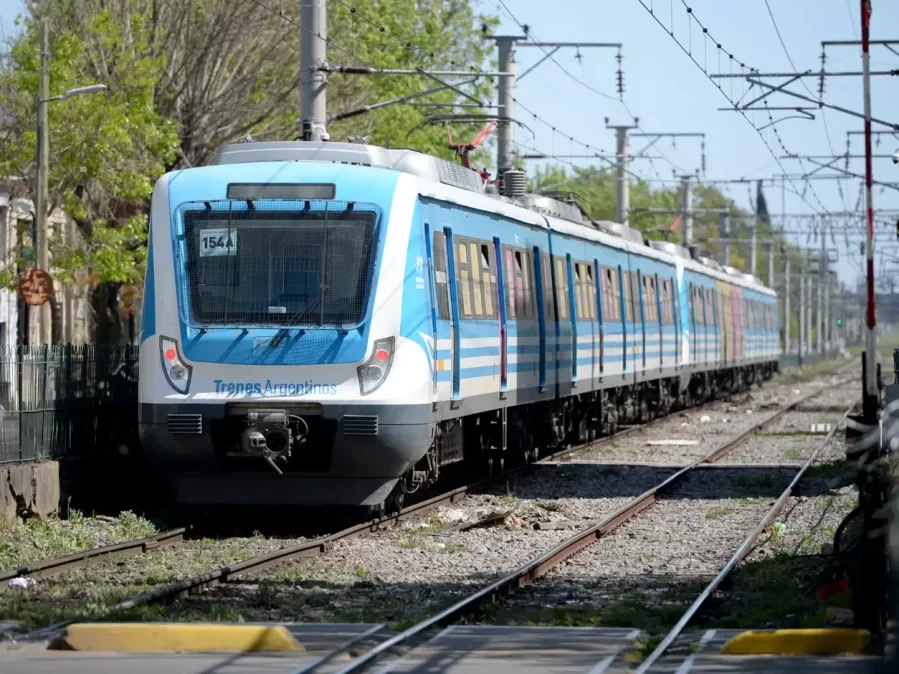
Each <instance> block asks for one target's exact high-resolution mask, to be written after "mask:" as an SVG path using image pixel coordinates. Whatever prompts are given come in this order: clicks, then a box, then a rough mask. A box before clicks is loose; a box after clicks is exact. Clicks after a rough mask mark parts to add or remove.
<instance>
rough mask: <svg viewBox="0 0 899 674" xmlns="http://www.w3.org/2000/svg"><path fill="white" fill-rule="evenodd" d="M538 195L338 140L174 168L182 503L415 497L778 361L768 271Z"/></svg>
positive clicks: (229, 152) (251, 147) (729, 386)
mask: <svg viewBox="0 0 899 674" xmlns="http://www.w3.org/2000/svg"><path fill="white" fill-rule="evenodd" d="M523 188H524V176H523V174H521V173H520V172H515V171H510V172H509V173H507V174H505V175H504V176H503V180H502V188H501V189H500V190H498V191H496V190H495V191H494V192H495V193H493V192H491V190H492V186H490V185H485V181H484V180H483V178H482V177H481V175H480V174H478V173H477V172H475V171H473V170H470V169H467V168H464V167H462V166H459V165H457V164H455V163H452V162H448V161H444V160H442V159H438V158H435V157H432V156H429V155H425V154H422V153H419V152H415V151H413V150H406V149H384V148H380V147H375V146H370V145H364V144H357V143H334V142H321V143H318V142H284V143H253V142H248V143H242V144H237V145H229V146H224V147H222V148H219V150H218V151H217V154H216V162H215V164H214V165H211V166H206V167H199V168H189V169H184V170H180V171H175V172H172V173H168V174H166V175H164V176H163V177H162V178H161V179H160V180H159V181H158V182H157V184H156V187H155V190H154V192H153V197H152V201H151V214H150V241H149V254H148V261H147V276H146V282H145V292H144V296H143V304H144V306H143V324H142V334H141V349H140V381H139V390H140V394H139V396H140V411H139V414H140V417H139V422H140V433H141V440H142V445H143V449H144V453H145V456H147V457H148V458H149V459H150V460H152V461H153V463H154V464H155V465H157V466H158V467H160V468H161V469H162V470H163V471H164V473H165V475H166V476H167V477H168V478H170V483H171V487H172V492H171V495H172V496H173V497H174V499H175V500H176V501H177V502H179V503H195V504H309V505H313V504H317V505H352V506H358V505H362V506H369V507H371V508H373V509H375V510H382V509H383V508H385V507H388V508H396V507H399V505H400V504H401V503H402V499H403V495H404V494H408V493H411V492H414V491H416V490H418V489H420V488H422V487H424V486H427V485H429V484H431V483H433V482H434V481H436V479H437V477H438V475H439V473H440V470H441V468H443V467H444V466H447V465H448V464H453V463H457V462H463V461H465V462H468V463H470V464H472V465H480V466H484V467H492V468H493V469H494V470H498V469H499V467H501V466H502V465H503V462H504V461H505V459H507V458H510V459H511V458H514V459H515V460H533V459H534V458H535V457H537V456H538V455H539V453H540V452H545V451H547V450H549V449H551V448H555V447H559V446H560V445H564V444H566V443H575V442H579V441H587V440H590V439H592V438H594V437H596V436H597V435H598V434H600V433H606V432H610V431H613V430H614V429H615V428H616V426H617V425H619V424H622V423H635V422H640V421H646V420H649V419H651V418H653V417H655V416H659V415H664V414H667V413H668V412H669V411H670V410H671V409H672V406H685V405H690V404H693V403H695V402H697V401H701V400H704V399H707V398H709V397H710V396H712V395H715V394H716V393H718V392H722V391H724V392H727V391H736V390H741V389H744V388H746V387H747V386H749V385H751V384H753V383H756V382H759V381H761V380H762V379H766V378H770V377H771V375H772V374H773V372H774V371H775V370H776V369H777V363H778V357H779V341H778V314H777V296H776V294H775V293H774V292H773V291H772V290H771V289H769V288H766V287H765V286H763V285H762V284H761V283H760V282H759V281H758V280H757V279H755V278H754V277H752V276H750V275H746V274H742V273H740V272H738V271H737V270H735V269H731V268H725V267H722V266H720V265H718V264H717V263H716V262H715V261H714V260H711V259H708V258H705V257H702V256H700V255H699V254H698V253H697V252H696V250H692V251H687V250H685V249H683V248H681V247H679V246H675V245H673V244H669V243H665V242H647V241H644V240H643V238H642V235H641V234H640V233H639V232H636V231H635V230H632V229H630V228H628V227H626V226H623V225H620V224H615V223H608V222H596V221H589V220H586V219H585V218H584V217H583V216H582V215H581V212H580V210H578V208H577V207H576V206H575V205H573V204H572V203H570V202H567V201H565V200H562V199H555V198H550V197H547V196H539V195H533V194H526V193H525V191H524V189H523ZM500 192H501V193H500Z"/></svg>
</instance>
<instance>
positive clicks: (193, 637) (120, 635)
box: [50, 623, 305, 653]
mask: <svg viewBox="0 0 899 674" xmlns="http://www.w3.org/2000/svg"><path fill="white" fill-rule="evenodd" d="M50 648H51V649H54V650H72V651H118V652H124V653H141V652H148V651H167V652H200V653H246V652H251V651H303V650H305V649H304V648H303V646H302V644H300V643H299V642H298V641H297V640H296V639H294V638H293V635H292V634H291V633H290V632H288V631H287V629H286V628H285V627H283V626H281V625H274V626H268V625H210V624H205V625H204V624H188V623H183V624H179V623H78V624H75V625H69V626H68V627H67V628H66V631H65V633H64V634H63V635H62V636H61V637H60V638H59V639H58V640H57V641H55V642H54V643H53V644H51V645H50Z"/></svg>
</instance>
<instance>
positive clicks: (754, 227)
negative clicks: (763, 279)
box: [749, 213, 759, 276]
mask: <svg viewBox="0 0 899 674" xmlns="http://www.w3.org/2000/svg"><path fill="white" fill-rule="evenodd" d="M758 220H759V216H758V215H757V214H756V213H753V214H752V220H751V223H752V224H751V225H749V273H750V274H752V275H753V276H755V274H756V271H755V270H756V262H757V260H756V257H757V252H756V249H757V247H758V246H757V243H756V241H757V237H758Z"/></svg>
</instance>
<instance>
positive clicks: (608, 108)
mask: <svg viewBox="0 0 899 674" xmlns="http://www.w3.org/2000/svg"><path fill="white" fill-rule="evenodd" d="M472 3H473V4H474V5H475V6H476V7H477V8H479V9H480V10H481V11H484V12H486V13H489V14H493V15H498V16H499V17H500V18H501V20H502V25H501V27H500V28H499V29H498V30H497V31H496V33H497V34H518V35H520V34H521V33H522V30H521V28H520V27H519V25H518V24H517V23H516V21H514V20H513V18H512V16H511V15H514V17H515V19H516V20H517V21H518V22H520V23H522V24H527V25H528V26H529V27H530V35H531V37H532V38H535V39H537V40H540V41H543V42H563V41H564V42H620V43H622V55H623V57H624V58H623V70H624V82H625V94H624V102H625V104H626V107H625V105H622V104H621V103H620V102H619V101H618V96H617V93H616V91H615V71H616V69H617V63H616V60H615V54H616V52H615V50H610V49H591V48H584V49H581V50H580V52H581V56H582V59H581V61H580V62H579V61H578V60H577V58H576V51H575V50H574V49H571V48H564V49H562V50H560V51H559V52H557V53H556V54H555V56H554V59H555V60H556V61H557V62H558V64H559V65H557V64H556V63H553V62H552V61H550V60H547V61H545V62H544V63H543V64H542V65H540V66H539V67H538V68H537V69H535V70H534V71H533V72H532V73H529V74H528V75H527V77H526V78H523V79H522V80H521V81H520V82H518V84H517V92H516V97H517V99H518V100H519V101H520V103H521V106H522V107H520V108H519V109H518V110H517V114H516V117H517V119H519V120H520V121H521V122H522V123H524V124H526V125H527V126H528V127H530V129H531V131H533V135H532V134H531V132H530V131H527V130H524V129H521V128H519V129H517V130H516V140H517V141H519V142H521V143H522V144H526V145H528V146H531V147H536V148H537V149H538V150H540V151H541V152H544V153H548V154H580V153H583V152H584V146H583V145H582V143H585V144H588V145H590V146H591V147H592V148H595V149H601V150H603V151H605V152H610V153H612V152H614V150H615V137H614V132H613V131H611V130H609V129H606V123H605V121H604V119H605V118H606V117H608V118H609V123H610V124H627V123H631V122H632V118H631V116H630V114H629V113H628V110H630V111H631V112H632V113H633V114H634V115H635V116H636V117H638V118H639V125H640V130H641V131H643V132H647V133H655V132H704V133H705V134H706V136H705V153H706V171H705V175H704V179H705V180H708V181H710V180H730V179H740V178H751V179H759V178H770V177H772V176H774V175H777V174H780V173H782V172H783V171H784V170H785V171H787V172H788V173H790V174H793V175H796V174H800V175H801V174H806V173H808V172H810V171H812V170H813V169H814V168H816V166H815V165H814V164H812V163H810V162H804V166H802V167H801V166H800V164H799V162H797V161H795V160H790V159H780V158H781V157H782V156H783V155H784V154H787V153H795V154H809V155H816V156H820V155H831V154H833V153H837V154H839V153H844V152H845V151H846V140H847V135H846V132H847V131H849V130H853V131H856V130H858V131H860V130H862V129H863V120H862V119H861V118H857V117H851V116H849V115H846V114H844V113H842V112H838V111H836V110H829V111H825V113H824V115H822V114H821V110H814V111H813V112H812V114H814V115H815V119H814V120H807V119H796V118H793V119H786V120H784V121H781V122H778V123H777V124H776V125H775V126H774V127H769V128H767V129H765V130H763V131H762V132H761V135H760V134H759V132H757V131H756V130H755V129H754V128H753V125H752V124H751V123H750V121H751V122H752V123H754V124H755V125H756V126H757V127H762V126H764V125H766V124H768V123H769V119H768V115H767V113H766V112H764V111H760V112H748V113H746V114H747V116H748V117H749V120H750V121H747V120H746V119H744V118H743V117H742V116H741V115H740V114H738V113H736V112H733V111H728V112H725V111H719V110H718V108H721V107H726V106H730V105H731V103H730V102H729V101H728V98H727V97H726V96H725V94H723V93H722V92H721V91H719V89H718V88H717V87H716V86H715V85H714V84H713V83H712V82H711V81H710V80H709V79H708V78H707V77H706V75H705V74H704V73H703V72H702V70H701V68H700V67H698V66H697V65H696V64H694V63H693V62H692V61H691V60H690V58H689V56H688V55H687V54H685V53H684V52H683V51H682V50H681V48H680V47H679V46H678V45H677V43H676V42H675V39H674V38H677V39H678V40H680V41H681V42H682V43H683V44H684V46H685V47H688V48H689V49H690V50H691V51H692V54H693V56H694V58H695V59H696V60H697V61H698V62H699V64H700V65H701V66H702V65H705V66H706V67H707V69H708V72H710V73H714V72H716V71H717V72H730V66H729V59H728V58H727V57H726V56H725V57H724V58H723V59H722V61H721V70H720V71H719V70H718V57H717V52H718V49H717V47H716V43H721V45H722V48H723V50H724V51H725V52H729V53H732V54H733V55H734V57H735V62H742V63H745V64H746V66H747V67H752V68H755V69H757V70H758V71H760V72H769V73H772V72H792V71H793V67H792V66H791V65H790V62H789V61H788V59H787V56H786V54H785V53H784V49H783V47H782V46H781V44H780V41H779V40H778V35H777V33H776V32H775V28H774V24H773V23H772V19H771V16H770V15H769V12H768V8H767V7H766V2H765V0H741V1H739V2H738V1H737V0H689V3H688V4H689V6H690V7H691V8H692V10H693V11H692V15H693V16H694V17H696V18H697V19H698V20H699V21H700V22H701V23H702V24H703V25H704V26H705V27H706V28H707V29H708V34H709V35H711V36H713V37H714V39H715V42H711V41H710V40H708V39H703V34H702V29H701V28H699V26H698V25H697V24H696V23H695V22H690V21H688V13H687V11H686V5H685V4H684V3H683V2H682V0H642V2H641V0H556V1H555V2H553V3H550V4H549V5H548V4H547V3H546V2H545V0H502V1H500V0H472ZM503 3H504V5H505V6H503ZM768 3H769V4H770V9H771V11H772V13H773V15H774V19H775V20H776V25H777V28H778V29H779V31H780V35H781V37H782V38H783V41H784V44H785V45H786V48H787V50H788V52H789V55H790V57H792V60H793V63H794V64H795V66H796V68H798V69H799V70H801V71H805V70H809V69H811V70H812V71H817V70H819V68H820V54H821V51H822V45H821V41H822V40H858V39H859V35H860V20H859V7H860V2H859V1H858V0H768ZM644 4H645V6H646V7H651V8H652V9H653V12H654V16H655V17H658V19H659V20H660V21H661V22H662V23H663V24H664V28H663V27H662V26H660V25H659V24H658V23H657V22H656V20H655V19H654V18H653V15H651V14H650V12H649V11H648V10H647V9H646V8H644ZM872 4H873V12H872V17H871V39H872V40H878V39H880V40H883V39H896V40H899V2H896V1H895V0H873V2H872ZM23 7H24V3H23V1H22V0H4V1H3V2H0V21H2V25H3V27H4V30H5V32H7V33H8V32H9V31H10V29H11V27H12V19H13V17H14V16H15V15H16V13H18V12H21V11H23ZM547 7H550V8H551V9H550V11H547ZM672 17H673V23H672ZM669 29H672V30H673V32H674V37H672V36H671V35H670V34H669V33H668V32H667V31H668V30H669ZM894 48H895V49H896V50H897V51H899V44H897V45H894ZM543 56H544V52H543V51H542V50H541V49H540V48H537V47H529V48H524V47H522V48H519V49H518V56H517V69H518V72H519V73H523V72H524V71H525V70H526V69H527V68H528V67H530V66H531V65H533V64H534V63H535V62H536V61H537V60H539V59H540V58H541V57H543ZM332 60H334V59H333V58H332ZM560 65H561V66H562V67H560ZM826 67H827V70H828V71H860V70H861V50H860V48H859V47H857V46H849V47H828V48H827V65H826ZM562 68H564V69H565V71H567V73H566V72H565V71H563V69H562ZM897 68H899V55H897V54H896V53H892V52H890V51H888V50H887V49H886V48H884V47H882V46H875V47H872V50H871V69H872V70H874V71H878V70H892V69H897ZM737 72H739V68H738V69H737ZM572 76H573V77H572ZM574 78H577V79H578V80H580V82H577V81H575V79H574ZM764 81H766V82H769V83H772V84H775V85H778V84H781V83H783V82H784V81H785V80H784V78H765V79H764ZM722 82H724V84H723V89H724V91H725V93H726V94H727V96H731V91H733V95H732V96H731V100H738V99H739V98H740V97H741V96H742V95H743V93H744V91H745V87H746V84H745V83H744V81H743V80H741V79H732V80H722ZM805 82H806V84H807V85H808V86H809V88H810V89H811V91H812V92H814V94H815V96H813V97H815V98H816V97H817V87H818V79H817V77H810V78H806V79H805ZM731 86H732V87H733V89H732V90H731ZM788 88H789V90H791V91H794V92H797V93H801V94H803V95H809V92H807V91H806V90H805V89H804V88H803V87H802V86H801V85H800V84H799V83H798V82H797V83H794V84H792V85H790V86H789V87H788ZM596 90H598V91H599V92H600V93H597V92H596ZM756 91H758V90H757V88H756V89H755V90H754V91H753V92H751V93H749V94H748V95H747V97H746V98H744V102H745V101H747V100H749V99H750V98H751V97H754V96H756V95H758V93H755V92H756ZM602 94H605V95H602ZM609 97H611V99H610V98H609ZM768 100H769V105H770V106H772V107H775V106H795V105H812V106H813V107H814V105H813V104H809V103H806V102H802V101H799V100H797V99H794V98H790V97H787V96H784V95H781V94H775V95H772V96H771V97H769V99H768ZM824 101H825V102H826V103H829V104H832V105H837V106H841V107H844V108H846V109H849V110H852V111H855V112H862V111H863V98H862V81H861V78H860V77H842V78H830V79H828V81H827V83H826V89H825V95H824ZM871 101H872V115H873V116H874V117H879V118H881V119H885V120H887V121H890V122H897V123H899V77H874V78H872V88H871ZM524 107H526V108H527V110H529V111H531V112H533V113H536V114H537V115H538V117H539V118H540V119H541V120H545V123H544V122H542V121H539V120H538V121H535V120H534V118H533V115H532V114H530V112H526V111H525V110H524ZM771 114H772V115H774V119H775V120H778V119H780V116H790V115H791V113H790V112H786V113H779V112H776V111H772V113H771ZM796 114H797V113H792V115H794V116H795V115H796ZM825 120H826V130H827V132H829V136H830V140H831V146H832V151H831V149H830V148H829V147H828V139H827V135H826V133H825V123H824V122H825ZM551 126H555V127H556V129H557V130H558V132H556V133H554V132H553V131H552V130H551V128H550V127H551ZM873 128H874V129H878V128H880V129H885V128H886V127H883V126H878V125H876V124H875V125H874V127H873ZM775 131H776V133H775ZM569 137H573V138H575V139H576V141H578V142H575V143H572V141H570V140H569ZM778 138H779V140H778ZM766 142H767V145H768V146H766ZM675 143H676V145H674V144H672V141H671V140H670V139H662V140H660V141H659V142H657V143H656V144H655V145H654V146H653V147H652V148H651V149H650V150H649V154H652V155H653V156H660V157H661V158H660V159H654V160H653V161H652V164H650V162H649V161H647V160H639V161H635V162H634V164H633V165H632V167H631V168H632V170H633V171H634V172H635V173H638V174H639V175H641V176H643V177H645V178H647V179H652V180H656V181H658V182H657V184H658V185H659V186H664V185H669V186H670V185H672V184H674V183H666V182H662V181H665V180H667V181H673V180H675V179H674V178H673V176H672V171H676V172H677V173H678V174H680V173H683V172H693V171H697V170H698V169H700V144H699V139H696V138H681V139H677V140H676V141H675ZM781 143H783V147H785V148H786V152H784V149H783V148H782V147H781ZM643 145H644V142H643V140H642V139H640V138H634V139H633V140H632V142H631V150H632V152H636V151H637V150H639V149H640V148H642V147H643ZM769 147H770V148H771V150H769ZM897 149H899V136H890V135H884V136H881V143H880V145H879V146H875V148H874V151H875V153H879V154H884V155H892V154H893V153H894V152H895V151H896V150H897ZM772 151H773V154H772ZM851 152H852V154H853V155H859V154H862V155H863V154H864V144H863V138H862V137H861V136H855V137H853V139H852V145H851ZM573 161H574V163H575V164H578V165H584V166H585V165H589V164H590V163H591V162H590V161H589V160H573ZM823 161H825V162H826V161H827V159H824V160H823ZM778 162H779V163H778ZM536 165H537V162H530V163H529V168H530V169H531V170H533V167H534V166H536ZM837 165H838V166H840V167H845V164H844V162H843V160H842V159H841V160H840V161H839V162H838V163H837ZM873 167H874V179H875V180H881V181H884V182H893V183H897V186H899V165H894V164H893V163H892V161H891V160H890V159H889V158H884V159H875V160H874V164H873ZM848 170H849V171H851V172H853V173H858V174H860V175H863V174H864V160H863V159H850V160H849V166H848ZM825 173H831V174H832V172H831V171H829V170H823V171H820V172H819V173H818V175H821V174H825ZM701 179H702V178H701ZM862 184H863V183H862V181H860V180H858V179H854V178H853V179H849V180H847V181H842V184H840V183H838V182H837V181H833V180H813V181H810V182H809V183H807V182H805V181H803V180H801V179H794V180H793V181H792V182H789V181H788V182H787V183H786V188H787V191H786V192H785V196H784V198H783V207H784V208H785V209H786V212H787V213H803V214H814V213H823V212H825V211H843V210H850V211H856V210H857V208H856V204H857V203H859V202H858V200H859V195H860V194H861V195H862V201H861V203H860V206H859V208H861V209H863V208H864V197H863V192H860V186H861V185H862ZM838 185H840V186H841V187H842V190H843V195H842V197H841V195H840V193H839V190H838ZM718 187H719V188H721V189H722V190H723V191H724V192H725V194H727V195H728V196H730V197H731V198H733V199H734V200H735V201H736V202H737V204H738V205H740V206H742V207H744V208H750V205H751V201H750V200H751V198H752V195H754V192H755V184H752V185H751V186H750V185H747V184H732V185H718ZM792 190H795V191H796V192H799V193H804V197H803V196H800V194H794V193H792ZM764 191H765V196H766V200H767V204H768V209H769V212H771V213H772V215H773V216H774V219H775V221H777V214H778V213H780V212H781V208H782V207H781V202H782V200H781V196H782V195H781V189H780V186H779V185H778V186H777V187H775V186H773V185H771V184H767V185H765V187H764ZM873 200H874V207H875V209H885V210H890V209H894V210H896V211H899V190H893V189H890V188H883V189H881V188H878V187H877V186H875V189H874V193H873ZM879 217H881V218H889V219H890V222H894V221H895V219H896V217H899V216H897V215H896V214H881V215H880V216H879ZM881 222H882V221H881ZM798 226H799V225H798V224H797V221H795V220H793V221H788V222H787V229H788V232H789V231H796V229H797V227H798ZM848 226H849V227H851V229H852V232H853V234H854V238H852V239H850V243H849V247H850V248H851V250H847V243H846V239H845V237H844V236H843V234H842V232H843V231H844V229H845V228H846V227H847V223H845V222H843V221H840V222H839V223H837V225H836V228H837V231H838V232H840V235H839V236H837V238H836V245H834V244H833V243H831V244H830V245H831V246H832V247H835V248H836V249H837V250H838V254H839V256H840V261H839V263H838V266H837V268H838V272H839V274H840V278H841V280H842V281H844V282H852V281H854V279H855V276H856V274H857V273H858V272H859V270H860V269H861V266H860V265H861V262H862V258H861V256H860V255H859V251H858V246H859V241H860V240H861V239H860V238H859V237H860V236H861V233H862V232H863V231H864V223H863V220H862V219H861V217H857V218H855V219H853V220H852V221H851V222H850V223H848ZM878 226H879V227H880V229H881V230H882V231H884V232H885V233H884V234H883V235H882V236H881V239H880V241H882V243H880V242H879V245H878V258H877V259H878V263H879V262H880V260H879V256H880V254H881V252H882V253H884V254H885V255H886V256H887V257H899V247H897V243H899V242H897V241H896V238H895V227H894V225H892V224H889V223H883V222H882V224H879V225H878ZM888 228H889V231H888V233H887V230H888ZM791 238H793V239H794V240H795V241H797V243H800V244H802V245H808V246H820V240H819V241H818V243H816V242H815V240H813V239H811V238H810V237H809V236H808V235H807V234H805V233H803V235H802V236H798V237H796V236H793V237H791ZM759 260H760V261H759V264H760V271H761V269H763V268H764V267H763V265H764V261H763V259H762V255H761V253H760V256H759ZM885 262H886V260H885ZM883 268H884V265H879V269H881V270H882V269H883Z"/></svg>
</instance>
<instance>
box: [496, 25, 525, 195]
mask: <svg viewBox="0 0 899 674" xmlns="http://www.w3.org/2000/svg"><path fill="white" fill-rule="evenodd" d="M494 39H495V40H496V49H497V52H499V69H500V72H504V73H512V74H510V75H509V76H508V77H500V78H499V91H498V97H497V100H498V103H499V107H498V109H497V113H496V114H497V117H498V121H497V125H496V169H497V172H496V175H497V178H499V179H502V176H503V174H504V173H505V172H506V171H509V170H511V169H512V168H513V167H514V165H515V126H514V125H515V122H514V120H515V46H516V44H517V43H518V40H520V39H521V38H518V37H513V36H507V35H506V36H497V37H495V38H494Z"/></svg>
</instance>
